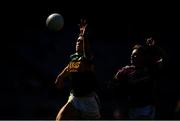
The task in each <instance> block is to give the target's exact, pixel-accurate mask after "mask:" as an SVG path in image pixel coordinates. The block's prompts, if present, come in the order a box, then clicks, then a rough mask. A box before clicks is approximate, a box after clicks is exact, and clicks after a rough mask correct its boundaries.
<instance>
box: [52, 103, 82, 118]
mask: <svg viewBox="0 0 180 121" xmlns="http://www.w3.org/2000/svg"><path fill="white" fill-rule="evenodd" d="M80 116H81V113H80V111H79V110H77V109H76V108H75V107H74V106H73V105H72V103H71V102H67V103H66V104H65V105H64V106H63V107H62V108H61V109H60V111H59V113H58V115H57V117H56V121H60V120H71V119H80V118H81V117H80Z"/></svg>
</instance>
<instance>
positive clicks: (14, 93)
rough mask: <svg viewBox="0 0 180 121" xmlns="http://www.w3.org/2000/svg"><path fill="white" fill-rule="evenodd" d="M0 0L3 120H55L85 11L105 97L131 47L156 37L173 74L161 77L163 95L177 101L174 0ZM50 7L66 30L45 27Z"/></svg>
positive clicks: (106, 107) (176, 8) (107, 113)
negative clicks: (61, 79) (61, 81)
mask: <svg viewBox="0 0 180 121" xmlns="http://www.w3.org/2000/svg"><path fill="white" fill-rule="evenodd" d="M1 5H2V10H1V38H0V40H1V44H0V54H1V86H0V95H1V100H0V109H1V113H0V119H55V116H56V114H57V112H58V111H59V108H60V107H61V106H62V105H63V103H64V102H65V101H66V97H67V96H68V90H63V91H60V90H58V89H57V88H56V87H55V85H54V81H55V78H56V76H57V75H58V73H59V72H60V71H61V70H62V69H63V68H64V66H65V65H66V64H67V62H68V57H69V55H70V54H72V53H73V52H74V50H75V40H76V38H77V36H78V33H79V28H78V25H77V24H78V23H79V21H80V19H81V18H82V17H83V18H86V19H87V21H88V32H89V34H88V35H89V39H90V41H91V42H92V48H93V51H94V54H95V64H96V69H97V71H96V76H97V79H98V81H99V86H100V88H99V93H100V96H102V97H105V96H106V95H107V94H104V93H103V91H104V89H105V88H104V87H105V86H106V84H107V82H108V81H109V80H110V79H111V78H112V77H113V75H114V73H115V72H116V71H117V69H118V68H120V67H122V66H124V65H127V64H128V63H129V56H130V53H131V47H132V46H133V45H134V44H136V43H141V44H143V43H144V42H145V38H147V37H149V36H153V37H154V38H155V39H156V40H157V44H158V45H160V46H161V47H162V48H163V49H164V50H165V52H166V54H167V56H168V70H169V72H168V75H169V77H170V78H168V80H166V81H164V82H162V90H163V91H162V95H163V96H162V97H164V99H167V101H169V105H174V102H175V99H177V98H178V97H179V94H178V87H179V79H178V74H179V63H178V62H179V61H180V58H179V57H180V54H179V41H180V39H179V35H180V30H179V28H180V22H179V15H180V13H179V11H180V10H179V9H180V8H179V6H178V4H177V3H169V2H159V3H157V2H148V1H147V2H144V3H142V2H139V3H137V2H132V1H127V2H113V1H109V0H108V1H107V2H105V1H103V2H100V1H99V3H97V1H90V0H89V1H83V2H80V1H78V2H77V1H76V2H75V1H74V2H73V1H66V2H62V1H43V2H42V1H37V2H36V1H23V2H18V1H16V2H7V3H3V4H1ZM51 13H60V14H61V15H62V16H63V17H64V21H65V23H64V28H63V29H62V30H61V31H57V32H53V31H50V30H48V28H47V27H46V25H45V21H46V18H47V16H48V15H50V14H51ZM66 88H67V89H68V86H67V87H66ZM168 96H169V97H168ZM105 99H106V98H105ZM110 100H111V99H108V98H107V100H103V101H104V102H103V109H104V110H103V115H104V117H107V119H108V118H111V113H112V112H110V111H109V110H110V109H111V108H112V106H111V101H110ZM163 108H165V107H163ZM170 108H171V107H170ZM172 108H173V107H172ZM165 110H168V109H166V108H165ZM165 118H169V119H172V117H171V116H167V117H165Z"/></svg>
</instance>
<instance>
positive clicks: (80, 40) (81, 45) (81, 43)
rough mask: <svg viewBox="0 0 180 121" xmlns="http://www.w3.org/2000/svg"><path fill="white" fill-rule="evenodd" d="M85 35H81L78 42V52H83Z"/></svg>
mask: <svg viewBox="0 0 180 121" xmlns="http://www.w3.org/2000/svg"><path fill="white" fill-rule="evenodd" d="M83 39H84V38H83V37H81V36H80V37H79V38H78V39H77V42H76V52H78V53H81V52H82V51H83Z"/></svg>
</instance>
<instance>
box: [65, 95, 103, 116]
mask: <svg viewBox="0 0 180 121" xmlns="http://www.w3.org/2000/svg"><path fill="white" fill-rule="evenodd" d="M97 99H98V96H97V94H96V93H95V92H93V93H92V94H91V96H87V97H75V96H74V95H73V93H70V96H69V99H68V102H71V103H72V104H73V106H74V107H75V108H76V109H78V110H79V111H81V114H82V118H83V119H100V117H101V115H100V111H99V105H98V101H97Z"/></svg>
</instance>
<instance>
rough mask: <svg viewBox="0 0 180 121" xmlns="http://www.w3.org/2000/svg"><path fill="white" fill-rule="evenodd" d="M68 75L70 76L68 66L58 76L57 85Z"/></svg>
mask: <svg viewBox="0 0 180 121" xmlns="http://www.w3.org/2000/svg"><path fill="white" fill-rule="evenodd" d="M67 75H68V66H66V67H65V68H64V69H63V71H62V72H61V73H60V74H59V75H58V76H57V78H56V81H55V84H57V83H58V82H59V81H63V80H64V78H65V77H66V76H67Z"/></svg>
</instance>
